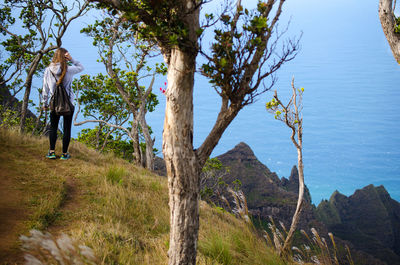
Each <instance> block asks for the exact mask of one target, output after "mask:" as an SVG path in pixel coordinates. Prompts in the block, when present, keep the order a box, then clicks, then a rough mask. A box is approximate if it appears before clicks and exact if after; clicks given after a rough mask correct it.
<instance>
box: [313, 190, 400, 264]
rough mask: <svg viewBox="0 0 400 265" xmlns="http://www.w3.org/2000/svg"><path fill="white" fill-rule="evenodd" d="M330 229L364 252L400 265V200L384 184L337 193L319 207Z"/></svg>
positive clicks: (318, 213)
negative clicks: (346, 193)
mask: <svg viewBox="0 0 400 265" xmlns="http://www.w3.org/2000/svg"><path fill="white" fill-rule="evenodd" d="M316 213H317V216H318V218H319V219H320V220H321V221H323V222H324V223H325V224H326V225H327V226H328V229H329V230H330V231H332V232H333V233H334V234H335V235H336V236H339V237H340V238H342V239H345V240H348V241H350V242H352V243H353V245H354V246H355V247H356V248H357V249H360V250H362V251H365V252H367V253H370V254H371V255H373V256H375V257H377V258H379V259H380V260H383V261H385V262H386V263H387V264H400V203H398V202H397V201H395V200H393V199H392V198H391V197H390V195H389V193H388V192H387V191H386V189H385V188H384V187H383V186H379V187H375V186H373V185H369V186H366V187H364V188H363V189H360V190H357V191H356V192H355V193H354V194H353V195H351V196H349V197H347V196H345V195H343V194H340V193H339V192H338V191H336V192H334V193H333V194H332V196H331V198H330V199H329V201H328V200H325V201H322V202H321V203H320V204H319V205H318V208H317V210H316Z"/></svg>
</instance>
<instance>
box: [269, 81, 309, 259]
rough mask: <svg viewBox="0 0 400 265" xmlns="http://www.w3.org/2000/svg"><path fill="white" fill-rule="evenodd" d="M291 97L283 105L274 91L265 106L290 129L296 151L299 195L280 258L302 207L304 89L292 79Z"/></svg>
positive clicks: (287, 244)
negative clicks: (297, 86)
mask: <svg viewBox="0 0 400 265" xmlns="http://www.w3.org/2000/svg"><path fill="white" fill-rule="evenodd" d="M292 91H293V94H292V97H291V99H290V100H289V102H288V103H287V104H286V105H285V104H283V103H282V101H281V100H280V99H279V97H278V94H277V92H276V91H275V95H274V98H273V99H272V100H271V101H270V102H268V103H267V104H266V108H267V110H268V111H269V112H271V113H273V114H274V115H275V119H277V120H280V121H283V122H284V123H285V124H286V126H288V127H289V128H290V130H291V131H292V134H291V136H290V139H291V140H292V142H293V144H294V146H295V147H296V149H297V164H298V171H299V195H298V199H297V206H296V211H295V213H294V215H293V218H292V223H291V225H290V229H289V232H288V234H287V237H286V239H285V242H284V244H283V247H282V248H281V249H280V250H279V251H280V255H281V256H285V255H287V253H288V251H289V250H290V246H291V243H292V240H293V235H294V232H295V231H296V228H297V224H298V222H299V219H300V213H301V210H302V209H303V205H304V171H303V168H304V166H303V151H302V150H303V115H302V109H303V105H302V99H303V92H304V88H300V89H297V88H295V87H294V78H293V79H292Z"/></svg>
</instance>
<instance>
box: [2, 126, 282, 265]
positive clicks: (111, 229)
mask: <svg viewBox="0 0 400 265" xmlns="http://www.w3.org/2000/svg"><path fill="white" fill-rule="evenodd" d="M0 144H1V145H3V146H4V145H5V146H6V148H1V149H0V159H6V160H4V163H1V164H0V166H1V168H0V170H2V169H3V168H7V170H12V175H13V177H14V178H16V180H18V181H17V182H18V183H19V184H18V185H19V188H20V189H21V190H23V191H24V193H25V195H26V199H24V200H25V203H26V207H27V208H28V209H29V211H30V215H29V218H28V219H29V220H27V224H26V227H25V229H24V230H23V231H22V232H24V233H25V234H27V231H28V229H30V228H33V227H35V228H40V229H42V230H43V229H47V228H48V229H50V231H51V232H52V233H53V234H54V233H55V234H59V233H61V232H64V233H66V234H68V235H70V236H71V237H72V238H73V239H75V240H77V242H79V244H84V245H86V246H88V247H90V248H92V249H93V250H94V253H95V255H96V256H97V258H98V260H99V264H124V265H125V264H126V265H127V264H140V265H142V264H152V265H155V264H167V263H168V256H167V251H168V245H169V208H168V184H167V179H166V178H164V177H160V176H157V175H155V174H153V173H151V172H149V171H147V170H144V169H141V168H137V167H135V166H133V165H132V164H129V163H128V162H126V161H124V160H121V159H118V158H115V157H114V156H112V155H102V154H99V153H97V152H96V151H94V150H92V149H89V148H87V147H86V146H84V145H82V144H80V143H76V142H72V143H71V145H70V150H69V151H70V153H71V155H72V159H70V160H68V161H59V160H57V161H50V160H47V159H45V158H44V155H45V154H46V152H47V146H48V140H47V139H44V138H36V137H30V136H25V135H24V136H21V135H19V134H18V133H17V132H13V131H9V130H0ZM59 144H60V143H59ZM60 148H61V146H60V145H58V146H57V148H56V149H57V150H60ZM10 150H13V152H12V154H10ZM27 153H29V155H28V156H25V155H22V154H27ZM21 167H22V168H23V170H22V169H21ZM22 182H24V183H26V184H24V185H22V184H21V183H22ZM71 185H72V187H71ZM71 190H72V191H73V192H72V194H70V193H71ZM198 264H201V265H202V264H204V265H205V264H249V265H250V264H251V265H257V264H260V265H261V264H263V265H265V264H267V265H268V264H271V265H272V264H273V265H279V264H285V263H284V262H283V261H281V260H280V259H279V257H278V256H277V255H276V253H275V252H274V251H273V250H272V248H269V247H267V244H266V242H265V240H264V239H262V238H260V237H259V236H257V235H256V233H255V231H253V230H252V228H250V227H249V226H248V225H247V224H245V223H244V222H243V221H241V220H238V219H236V218H235V217H234V216H232V215H231V214H229V213H227V212H224V211H221V210H218V209H215V208H212V207H210V206H209V205H207V204H206V203H205V202H201V203H200V232H199V242H198Z"/></svg>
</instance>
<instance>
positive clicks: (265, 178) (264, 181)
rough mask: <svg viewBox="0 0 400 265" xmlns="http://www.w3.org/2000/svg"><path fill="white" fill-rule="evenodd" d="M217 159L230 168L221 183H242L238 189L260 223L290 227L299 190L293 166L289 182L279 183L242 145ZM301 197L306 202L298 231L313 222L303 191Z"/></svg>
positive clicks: (282, 181) (251, 152)
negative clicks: (265, 221) (259, 219)
mask: <svg viewBox="0 0 400 265" xmlns="http://www.w3.org/2000/svg"><path fill="white" fill-rule="evenodd" d="M217 158H218V159H219V160H220V161H221V163H222V164H223V165H224V166H227V167H228V168H229V169H230V170H229V174H228V175H227V176H226V177H225V178H224V181H225V182H227V183H232V182H233V181H235V180H236V179H238V180H240V182H241V183H242V186H241V190H242V191H243V192H244V194H245V195H246V198H247V204H248V207H249V211H250V213H251V214H253V215H254V216H256V217H260V218H261V219H264V220H268V218H269V216H272V217H273V218H274V219H276V220H279V221H282V222H283V223H284V224H285V225H286V226H287V227H289V226H290V223H291V221H292V216H293V213H294V211H295V210H296V205H297V196H298V189H299V184H298V178H299V177H298V171H297V168H296V167H294V168H293V169H292V172H291V175H290V177H289V179H286V178H282V180H281V179H279V177H278V176H277V174H276V173H274V172H271V171H270V170H269V169H268V168H267V167H266V166H265V165H264V164H262V163H261V162H260V161H259V160H258V159H257V157H256V156H255V155H254V153H253V151H252V150H251V148H250V147H249V146H248V145H247V144H245V143H243V142H241V143H239V144H238V145H236V146H235V147H234V148H233V149H232V150H230V151H228V152H226V153H225V154H222V155H220V156H218V157H217ZM305 194H306V195H305V202H306V203H305V207H304V209H303V211H302V215H301V218H300V224H299V227H300V228H309V227H308V224H309V223H310V222H311V221H312V220H316V217H315V215H314V210H313V205H311V196H310V193H309V191H308V189H307V188H306V192H305ZM316 226H317V227H318V226H321V225H320V224H316Z"/></svg>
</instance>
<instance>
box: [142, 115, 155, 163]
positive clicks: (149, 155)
mask: <svg viewBox="0 0 400 265" xmlns="http://www.w3.org/2000/svg"><path fill="white" fill-rule="evenodd" d="M140 126H141V127H142V131H143V136H144V139H145V141H146V168H147V169H149V170H153V169H154V153H153V146H154V141H153V139H151V135H150V132H149V127H148V126H147V122H146V119H145V116H144V115H142V116H141V118H140Z"/></svg>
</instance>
